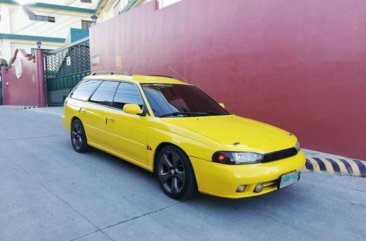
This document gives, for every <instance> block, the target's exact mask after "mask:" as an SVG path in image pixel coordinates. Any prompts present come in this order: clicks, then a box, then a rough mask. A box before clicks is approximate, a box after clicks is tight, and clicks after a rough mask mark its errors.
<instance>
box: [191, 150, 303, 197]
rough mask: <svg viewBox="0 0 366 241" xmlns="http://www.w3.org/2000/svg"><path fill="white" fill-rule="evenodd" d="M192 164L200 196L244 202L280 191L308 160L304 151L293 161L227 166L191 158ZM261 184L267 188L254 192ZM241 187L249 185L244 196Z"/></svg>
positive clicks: (293, 158) (291, 158)
mask: <svg viewBox="0 0 366 241" xmlns="http://www.w3.org/2000/svg"><path fill="white" fill-rule="evenodd" d="M190 160H191V163H192V166H193V169H194V172H195V176H196V180H197V185H198V190H199V191H200V192H202V193H206V194H210V195H213V196H219V197H225V198H244V197H252V196H258V195H263V194H266V193H269V192H272V191H275V190H277V189H278V183H279V180H280V177H281V176H282V175H284V174H287V173H290V172H293V171H300V170H301V169H302V168H303V167H304V165H305V160H306V159H305V155H304V153H303V152H302V151H300V152H299V153H298V154H297V155H296V156H293V157H289V158H285V159H282V160H278V161H273V162H268V163H260V164H249V165H225V164H219V163H214V162H211V161H205V160H202V159H198V158H195V157H190ZM258 183H263V185H264V188H263V191H261V192H259V193H256V192H254V188H255V186H256V185H257V184H258ZM239 185H246V188H245V191H244V192H236V189H237V187H238V186H239Z"/></svg>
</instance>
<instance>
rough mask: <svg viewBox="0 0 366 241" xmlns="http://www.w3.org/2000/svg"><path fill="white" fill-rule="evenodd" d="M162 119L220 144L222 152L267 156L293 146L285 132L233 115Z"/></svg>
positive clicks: (293, 139)
mask: <svg viewBox="0 0 366 241" xmlns="http://www.w3.org/2000/svg"><path fill="white" fill-rule="evenodd" d="M162 120H163V121H164V122H168V123H170V124H171V125H173V126H175V127H178V128H179V129H184V130H186V131H187V132H188V133H189V132H193V133H196V134H199V135H200V136H204V137H205V138H208V139H210V140H211V141H214V142H215V143H217V144H218V145H220V147H222V150H231V151H255V152H259V153H268V152H273V151H278V150H283V149H287V148H290V147H294V146H295V145H296V141H297V139H296V137H295V136H294V135H292V134H290V133H289V132H287V131H284V130H281V129H279V128H277V127H274V126H271V125H268V124H265V123H261V122H258V121H254V120H250V119H246V118H242V117H238V116H235V115H225V116H204V117H183V118H163V119H162ZM177 134H178V133H177Z"/></svg>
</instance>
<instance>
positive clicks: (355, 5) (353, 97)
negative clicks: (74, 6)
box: [91, 0, 366, 159]
mask: <svg viewBox="0 0 366 241" xmlns="http://www.w3.org/2000/svg"><path fill="white" fill-rule="evenodd" d="M365 12H366V1H359V0H322V1H319V0H307V1H294V0H271V1H266V0H246V1H243V0H230V1H221V0H199V1H197V0H183V1H182V2H179V3H177V4H175V5H172V6H169V7H167V8H164V9H161V10H155V9H154V6H153V3H150V4H146V5H144V6H142V7H140V8H137V9H134V10H132V11H130V12H128V13H125V14H121V15H120V16H118V17H116V18H113V19H111V20H109V21H106V22H104V23H100V24H97V25H96V26H95V27H93V28H92V30H91V56H92V57H93V61H94V64H97V65H94V66H92V69H93V71H100V70H119V71H122V70H130V71H132V72H133V73H142V74H147V73H150V74H168V75H173V76H174V77H177V78H180V79H182V76H183V77H184V79H185V80H186V81H188V82H191V83H194V84H196V85H198V86H199V87H201V88H202V89H204V90H205V91H206V92H208V93H209V94H210V95H211V96H213V97H214V98H215V99H216V100H217V101H220V102H224V103H225V104H226V106H227V108H228V109H229V110H230V111H231V112H233V113H236V114H240V115H243V116H246V117H250V118H254V119H257V120H261V121H264V122H267V123H271V124H273V125H276V126H279V127H282V128H284V129H287V130H289V131H291V132H294V133H295V134H297V135H298V137H299V139H300V141H301V143H302V145H303V146H304V147H306V148H310V149H316V150H320V151H325V152H331V153H334V154H341V155H347V156H351V157H356V158H363V159H366V148H365V147H364V146H365V135H366V121H365V120H366V107H365V106H366V80H365V76H366V14H365ZM98 57H99V59H98Z"/></svg>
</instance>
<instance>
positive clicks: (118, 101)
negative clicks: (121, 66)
mask: <svg viewBox="0 0 366 241" xmlns="http://www.w3.org/2000/svg"><path fill="white" fill-rule="evenodd" d="M125 104H137V105H139V106H140V107H141V108H142V107H143V105H144V101H143V100H142V97H141V94H140V91H139V89H138V87H137V86H136V85H135V84H132V83H126V82H121V83H120V84H119V86H118V88H117V91H116V94H115V96H114V100H113V107H115V108H118V109H121V110H122V109H123V106H124V105H125Z"/></svg>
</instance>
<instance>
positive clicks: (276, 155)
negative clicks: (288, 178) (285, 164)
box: [262, 147, 297, 163]
mask: <svg viewBox="0 0 366 241" xmlns="http://www.w3.org/2000/svg"><path fill="white" fill-rule="evenodd" d="M296 154H297V150H296V148H295V147H293V148H289V149H285V150H281V151H275V152H271V153H267V154H265V155H264V157H263V160H262V163H265V162H271V161H277V160H281V159H285V158H288V157H291V156H295V155H296Z"/></svg>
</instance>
